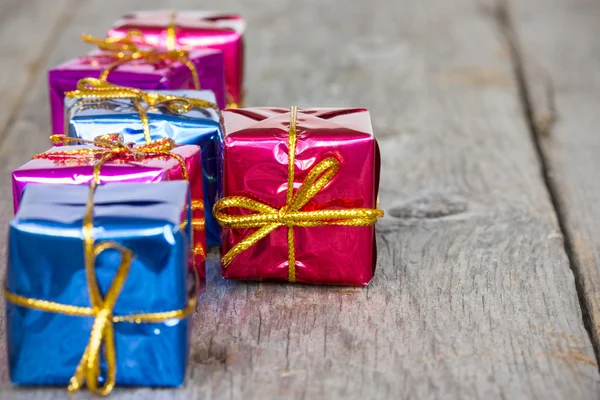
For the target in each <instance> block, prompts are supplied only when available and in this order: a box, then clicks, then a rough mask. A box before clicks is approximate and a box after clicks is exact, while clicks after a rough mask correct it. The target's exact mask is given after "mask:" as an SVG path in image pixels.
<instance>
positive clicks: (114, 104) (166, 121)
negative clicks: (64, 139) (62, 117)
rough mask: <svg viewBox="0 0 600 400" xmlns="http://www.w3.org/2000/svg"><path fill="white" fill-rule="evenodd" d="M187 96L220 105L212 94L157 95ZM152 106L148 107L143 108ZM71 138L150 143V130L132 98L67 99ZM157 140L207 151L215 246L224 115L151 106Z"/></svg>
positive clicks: (207, 196) (209, 220)
mask: <svg viewBox="0 0 600 400" xmlns="http://www.w3.org/2000/svg"><path fill="white" fill-rule="evenodd" d="M157 93H162V94H172V95H176V96H182V97H190V98H197V99H201V100H206V101H208V102H214V100H215V98H214V95H213V94H212V93H211V92H209V91H194V90H188V91H157ZM142 105H143V106H144V107H146V105H145V104H142ZM65 106H66V109H67V118H68V124H67V125H68V126H67V132H66V133H67V135H68V136H70V137H74V138H80V139H87V140H93V139H94V138H95V137H96V136H97V135H102V134H108V133H120V134H121V135H123V137H124V140H125V142H132V143H138V144H143V143H145V137H144V129H143V124H142V121H141V120H140V115H139V112H138V110H137V109H136V108H135V106H134V104H133V101H131V100H125V99H122V100H99V101H90V100H85V101H82V100H75V99H67V100H66V102H65ZM146 114H147V116H148V122H149V127H150V133H151V136H152V139H153V140H155V139H160V138H165V137H169V138H171V139H173V140H174V141H175V143H177V144H179V145H183V144H193V145H197V146H200V148H201V149H202V150H201V151H202V173H203V182H204V206H205V210H207V212H206V213H205V214H206V215H205V218H206V240H207V243H208V245H209V246H216V245H218V244H219V226H218V224H217V222H216V221H215V220H214V217H213V215H212V213H211V212H210V210H212V206H213V205H214V203H215V200H216V198H217V197H218V196H219V193H220V179H219V177H220V175H221V168H222V164H221V151H222V145H223V131H222V127H221V118H220V114H219V112H217V111H215V110H213V109H208V108H206V109H204V108H193V109H191V110H189V111H188V112H186V113H180V114H175V113H172V112H170V111H169V109H168V108H167V107H160V106H158V107H149V108H148V107H146Z"/></svg>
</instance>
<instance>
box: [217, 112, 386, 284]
mask: <svg viewBox="0 0 600 400" xmlns="http://www.w3.org/2000/svg"><path fill="white" fill-rule="evenodd" d="M297 111H298V110H297V108H296V107H292V108H291V109H290V129H289V136H288V182H287V194H286V203H285V205H284V206H283V207H281V208H280V209H277V208H274V207H271V206H269V205H267V204H265V203H263V202H261V201H257V200H253V199H251V198H248V197H244V196H231V197H225V198H223V199H221V200H219V201H217V203H216V204H215V206H214V208H213V213H214V215H215V218H216V219H217V221H219V223H220V224H221V225H222V226H223V227H224V228H259V229H258V230H257V231H256V232H254V233H253V234H251V235H250V236H248V237H246V238H245V239H243V240H241V241H240V242H239V243H237V244H236V245H235V246H233V247H232V248H231V249H230V250H229V251H228V252H227V253H226V254H225V255H224V256H223V258H222V262H223V268H227V266H228V265H229V263H231V261H232V260H233V259H234V258H235V257H236V256H238V255H239V254H240V253H242V252H243V251H245V250H246V249H248V248H249V247H250V246H252V245H254V244H255V243H256V242H258V241H259V240H261V239H262V238H264V237H266V236H267V235H269V234H270V233H271V232H273V231H274V230H275V229H277V228H279V227H282V226H286V227H287V239H288V280H289V281H290V282H295V281H296V252H295V247H294V230H293V228H294V227H295V226H299V227H303V228H308V227H313V226H323V225H343V226H369V225H373V224H374V223H375V222H376V221H377V219H378V218H381V217H383V211H382V210H377V209H372V208H349V209H343V210H317V211H302V210H301V209H302V207H304V206H305V205H306V204H307V203H308V202H309V201H310V200H311V199H312V198H313V197H314V196H315V195H316V194H317V193H319V192H320V191H321V190H322V189H323V188H324V187H325V186H327V184H328V183H329V182H331V180H332V179H333V178H334V177H335V175H336V174H337V173H338V171H339V168H340V163H339V161H338V160H336V159H335V158H333V157H329V158H326V159H325V160H323V161H321V162H320V163H318V164H317V165H315V166H314V167H313V168H312V169H311V170H310V171H309V173H308V175H307V176H306V178H305V179H304V181H303V182H302V185H300V188H299V189H298V190H297V191H296V193H294V162H295V159H296V118H297ZM227 208H242V209H246V210H250V211H256V213H254V214H249V215H231V214H227V213H226V212H224V210H225V209H227Z"/></svg>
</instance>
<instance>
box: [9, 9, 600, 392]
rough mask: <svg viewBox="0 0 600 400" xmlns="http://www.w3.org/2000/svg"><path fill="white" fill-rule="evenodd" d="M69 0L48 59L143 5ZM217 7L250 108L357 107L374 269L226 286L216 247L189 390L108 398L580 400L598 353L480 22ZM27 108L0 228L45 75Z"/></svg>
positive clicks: (12, 136)
mask: <svg viewBox="0 0 600 400" xmlns="http://www.w3.org/2000/svg"><path fill="white" fill-rule="evenodd" d="M78 4H79V5H78V8H77V10H74V11H73V17H72V18H71V22H70V23H69V25H68V26H67V27H65V29H64V31H63V33H62V34H61V36H60V38H59V40H58V42H57V45H56V47H55V48H53V49H52V51H51V54H50V57H49V58H48V62H47V65H46V66H50V65H51V64H54V63H56V62H58V61H60V60H61V59H63V58H65V57H67V56H72V55H74V54H77V53H78V52H81V51H82V50H83V48H82V46H81V45H80V44H77V38H76V35H77V34H78V33H79V32H81V31H83V30H86V31H92V33H97V32H98V31H101V30H102V29H103V28H104V27H107V26H108V24H109V22H110V21H111V20H113V19H114V18H116V16H117V15H119V14H120V13H121V12H122V11H125V10H131V9H136V8H156V7H160V2H159V1H158V0H157V1H150V2H148V1H141V0H140V1H120V2H119V3H110V7H111V8H110V10H109V7H108V6H107V5H104V3H101V2H92V1H88V2H81V3H78ZM187 5H188V6H195V4H194V2H193V1H189V2H187ZM203 5H206V3H203ZM208 5H210V6H211V8H213V7H212V5H211V4H208ZM169 6H170V7H171V6H172V7H182V6H185V3H184V2H180V3H176V2H174V3H173V4H171V3H170V4H169ZM196 7H197V6H196ZM219 8H222V9H230V10H236V11H240V12H241V13H243V14H244V15H245V16H246V17H247V18H248V22H249V31H248V35H247V38H248V43H247V44H248V51H247V54H248V57H247V63H248V66H249V70H248V74H247V78H248V89H249V98H248V102H249V104H253V105H290V104H298V105H300V106H319V105H320V106H341V105H352V106H364V107H368V108H369V109H370V110H371V112H372V117H373V121H374V124H375V130H376V132H377V133H378V137H379V140H380V145H381V150H382V160H383V165H382V177H381V193H380V198H381V205H382V207H383V208H384V209H385V211H386V217H385V218H384V219H383V220H382V221H381V222H380V223H379V224H378V245H379V255H378V262H377V268H378V271H377V274H376V277H375V279H374V281H373V282H372V284H371V285H370V286H369V287H368V288H366V289H358V288H341V287H310V286H302V285H279V284H267V283H249V284H248V283H243V282H228V281H224V280H222V279H221V278H220V277H219V275H218V264H217V261H216V255H215V254H214V252H213V253H212V255H211V257H212V258H211V261H210V263H209V265H208V269H209V277H208V282H207V289H206V293H205V294H204V296H203V299H202V300H203V301H202V303H201V305H200V306H199V308H198V312H197V313H196V314H195V316H194V325H195V326H194V332H193V344H192V351H191V356H190V367H191V368H190V370H189V376H188V380H187V383H186V385H185V386H184V387H183V388H182V389H179V390H151V389H135V390H133V389H122V388H119V389H117V390H116V391H115V393H114V396H113V398H116V399H120V398H136V399H145V398H154V399H188V398H205V399H238V398H244V399H271V398H273V399H288V398H289V399H307V398H310V399H338V398H339V399H388V398H415V399H419V398H423V399H430V398H461V399H477V398H486V399H488V398H509V399H512V398H543V399H564V398H569V399H587V398H593V397H595V396H596V395H597V393H598V390H599V389H600V376H599V372H598V366H597V360H596V357H595V355H594V352H593V349H592V346H591V343H590V340H589V337H588V335H587V332H586V330H585V328H584V325H583V321H582V315H581V309H580V306H579V303H578V299H577V294H576V290H575V285H574V279H573V274H572V271H571V269H570V268H569V260H568V258H567V255H566V253H565V250H564V244H563V237H562V234H561V231H560V228H559V226H558V223H557V218H556V214H555V211H554V208H553V206H552V203H551V201H550V197H549V194H548V191H547V189H546V186H545V184H544V179H543V177H542V176H541V174H540V170H541V165H540V162H539V158H538V155H537V153H536V148H535V146H534V144H533V142H532V141H531V135H530V132H529V127H528V124H527V120H526V118H525V114H524V112H523V107H522V105H521V102H520V97H519V85H518V82H517V80H516V79H515V74H514V70H513V63H512V60H511V58H510V52H508V53H509V55H508V56H507V43H506V42H505V40H504V33H503V31H502V29H500V28H499V21H498V18H497V17H496V13H495V12H494V10H495V9H494V8H493V7H490V6H489V5H488V4H487V3H483V2H475V1H470V0H456V1H453V2H447V1H444V0H427V1H420V2H417V1H397V2H388V1H385V0H373V1H370V2H363V1H358V0H353V1H343V0H332V1H330V2H322V1H317V0H309V1H305V2H292V1H291V0H285V1H258V0H253V1H248V2H243V3H242V2H239V3H236V2H234V1H224V2H222V3H221V2H220V3H219ZM0 40H1V39H0ZM73 44H74V45H73ZM25 104H26V107H25V108H24V109H23V111H22V112H21V113H19V114H18V116H17V117H16V121H15V123H14V125H13V126H12V127H11V129H10V130H9V131H8V132H7V137H6V138H5V143H4V145H3V147H2V148H1V149H0V155H1V158H0V168H2V171H3V174H2V176H1V177H0V179H1V180H0V185H2V187H3V188H4V189H5V190H4V191H3V194H2V196H1V197H0V203H1V204H2V205H3V207H2V209H3V210H5V211H3V213H2V214H0V217H1V218H2V223H4V224H6V223H7V221H8V219H9V218H10V215H9V211H6V210H9V209H10V207H9V204H10V201H11V199H10V193H9V190H8V187H9V186H8V185H9V183H10V182H9V179H8V178H7V177H8V174H9V171H10V170H11V169H12V168H14V167H16V166H18V165H19V164H20V163H22V162H23V161H25V160H26V159H27V158H28V156H29V155H30V154H31V153H33V152H35V151H39V150H43V149H44V148H45V147H46V145H45V141H44V139H45V136H46V134H47V129H48V126H49V125H48V113H47V107H48V106H47V101H46V88H45V79H44V77H43V76H40V77H38V80H37V81H36V83H35V88H34V90H33V91H32V93H31V94H30V95H29V96H28V97H27V99H26V103H25ZM24 136H25V137H27V140H26V141H25V140H23V137H24ZM1 245H2V246H1V248H2V249H3V251H5V250H4V249H5V246H6V245H5V242H2V243H1ZM1 326H2V328H0V329H2V331H0V335H2V336H3V335H4V331H3V329H4V327H3V324H2V325H1ZM4 345H5V344H4V341H2V344H1V346H4ZM4 353H5V351H4V348H0V354H2V355H1V356H0V358H2V360H4V359H3V357H4ZM4 364H5V362H4V361H2V362H1V363H0V365H4ZM0 381H1V383H0V397H2V398H7V399H9V398H10V399H19V398H22V399H54V398H64V397H65V392H64V389H62V388H57V389H44V390H33V389H17V388H13V387H12V386H11V385H10V383H8V381H7V375H6V370H2V371H1V374H0Z"/></svg>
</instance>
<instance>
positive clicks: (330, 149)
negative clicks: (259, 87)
mask: <svg viewBox="0 0 600 400" xmlns="http://www.w3.org/2000/svg"><path fill="white" fill-rule="evenodd" d="M293 115H294V116H295V117H293V118H292V117H291V112H290V109H284V108H248V109H232V110H226V111H225V112H224V113H223V118H224V129H225V132H226V137H225V147H224V169H223V172H224V177H223V200H222V201H219V202H218V203H217V206H216V207H215V212H216V213H220V212H221V211H220V210H223V212H226V213H227V218H229V219H231V220H236V221H237V222H236V223H237V224H238V225H235V224H236V223H229V222H228V223H225V224H224V229H223V233H222V238H221V240H222V244H221V252H222V256H223V276H224V277H225V278H231V279H247V280H285V281H290V282H294V281H295V282H303V283H314V284H335V285H352V286H363V285H367V284H368V283H369V281H370V280H371V278H372V277H373V274H374V270H375V258H376V247H375V228H374V225H373V224H374V223H375V220H376V219H377V218H379V217H380V216H381V215H382V212H381V211H379V210H376V198H377V190H378V185H379V152H378V147H377V143H376V141H375V138H374V135H373V131H372V127H371V121H370V117H369V113H368V111H366V110H364V109H299V110H298V111H297V114H296V113H295V112H294V114H293ZM290 118H292V119H290ZM292 121H293V122H294V124H295V129H293V131H294V141H293V142H292V141H291V135H292V128H291V125H292ZM290 151H291V153H290ZM292 156H294V157H295V161H294V162H293V163H292V164H291V165H290V164H289V160H290V157H292ZM323 163H325V164H323ZM327 163H329V164H327ZM324 165H325V166H327V165H330V166H329V167H327V169H322V167H323V166H324ZM290 167H291V168H290ZM336 168H337V169H336ZM318 170H321V172H317V171H318ZM290 172H291V176H292V180H293V181H292V182H293V185H292V186H290V185H289V184H288V180H289V178H290ZM321 175H322V176H325V175H327V179H330V181H328V183H326V184H324V183H323V182H324V181H322V180H321V177H322V176H321ZM319 184H322V185H321V186H322V187H320V188H317V189H316V190H314V191H313V192H312V193H309V194H307V193H303V194H301V193H300V192H302V191H303V190H304V189H311V188H315V187H317V186H318V185H319ZM288 188H290V191H288ZM303 188H304V189H303ZM301 196H303V197H305V200H301V199H300V197H301ZM240 199H242V200H241V201H240ZM291 203H295V205H293V204H291ZM357 209H359V210H358V211H357ZM330 211H332V212H330ZM338 211H342V212H341V214H344V213H347V214H349V215H350V214H357V215H358V217H356V216H355V217H352V218H353V219H352V221H351V220H340V219H337V221H338V222H339V223H338V224H335V223H334V221H336V218H337V216H327V214H328V213H330V214H336V213H337V212H338ZM316 212H324V214H323V215H324V216H319V215H317V214H318V213H316ZM261 213H262V214H263V215H262V217H265V219H264V220H263V222H260V223H259V224H255V225H252V223H251V222H248V221H249V220H250V219H251V218H252V217H256V215H259V214H261ZM282 214H283V215H282ZM293 214H295V215H293ZM360 215H367V216H368V218H369V220H368V221H366V222H365V220H364V218H363V217H361V216H360ZM247 217H248V220H244V218H247ZM217 218H220V217H219V216H218V215H217ZM227 218H226V219H227ZM294 218H298V219H299V220H298V221H296V222H294V221H295V220H294ZM311 218H313V219H312V220H310V219H311ZM219 220H220V221H221V219H219ZM224 220H225V219H224ZM271 224H273V225H271ZM343 224H347V225H343ZM361 225H362V226H361ZM265 229H266V232H265V233H266V234H265V233H263V234H261V233H260V232H263V231H264V230H265ZM255 235H258V236H259V240H257V241H256V242H255V243H253V244H252V245H250V246H246V247H247V248H244V249H242V251H241V252H239V254H237V255H235V256H234V257H233V258H232V259H231V258H230V257H229V255H231V254H235V252H236V249H238V247H239V246H242V245H243V244H244V242H246V243H247V242H250V238H251V237H255ZM290 236H291V239H290ZM294 258H295V260H294Z"/></svg>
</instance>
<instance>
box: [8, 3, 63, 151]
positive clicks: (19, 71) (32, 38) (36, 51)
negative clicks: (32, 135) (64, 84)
mask: <svg viewBox="0 0 600 400" xmlns="http://www.w3.org/2000/svg"><path fill="white" fill-rule="evenodd" d="M68 5H69V1H68V0H56V1H43V2H40V1H36V0H3V1H1V2H0V37H1V38H2V39H1V40H0V57H1V60H2V61H1V64H0V93H2V95H1V96H0V138H1V135H2V134H3V132H4V131H5V129H6V125H7V124H9V123H10V121H11V117H12V116H14V115H15V113H16V112H17V108H18V107H19V106H20V105H21V104H22V103H23V101H24V99H25V96H26V92H27V90H28V89H30V88H31V87H32V86H33V84H32V82H33V81H34V80H35V77H36V76H37V75H39V74H40V73H43V69H42V68H41V65H40V63H41V62H43V60H44V58H45V56H46V55H47V49H48V48H50V47H51V42H52V40H53V39H54V38H55V37H56V35H57V34H58V32H59V31H60V30H61V28H62V26H64V24H65V23H66V22H67V20H68V16H69V12H68V8H69V7H68ZM0 140H1V139H0Z"/></svg>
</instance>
